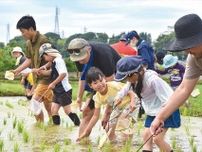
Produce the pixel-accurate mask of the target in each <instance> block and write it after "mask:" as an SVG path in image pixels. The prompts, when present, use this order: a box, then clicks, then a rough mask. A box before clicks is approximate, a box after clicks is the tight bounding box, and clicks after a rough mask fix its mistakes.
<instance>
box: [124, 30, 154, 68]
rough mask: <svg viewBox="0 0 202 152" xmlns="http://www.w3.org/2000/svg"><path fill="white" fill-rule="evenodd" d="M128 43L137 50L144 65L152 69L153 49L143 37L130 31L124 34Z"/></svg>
mask: <svg viewBox="0 0 202 152" xmlns="http://www.w3.org/2000/svg"><path fill="white" fill-rule="evenodd" d="M126 38H127V41H128V43H129V44H130V45H131V46H132V47H133V48H134V47H136V48H137V50H138V55H140V56H141V57H142V58H143V59H144V65H145V66H146V67H147V68H148V69H151V70H154V62H155V57H154V50H153V48H152V47H151V46H150V45H149V44H148V43H147V42H146V41H145V40H143V39H141V38H140V36H139V34H138V33H137V32H136V31H131V32H129V33H128V34H127V36H126Z"/></svg>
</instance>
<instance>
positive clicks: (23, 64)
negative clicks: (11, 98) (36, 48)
mask: <svg viewBox="0 0 202 152" xmlns="http://www.w3.org/2000/svg"><path fill="white" fill-rule="evenodd" d="M30 65H31V59H29V58H27V59H26V60H25V61H24V62H23V63H22V64H21V65H20V66H19V67H17V68H16V69H15V70H14V71H13V72H14V73H15V75H18V74H19V73H20V72H21V71H22V70H24V69H25V68H27V67H29V66H30Z"/></svg>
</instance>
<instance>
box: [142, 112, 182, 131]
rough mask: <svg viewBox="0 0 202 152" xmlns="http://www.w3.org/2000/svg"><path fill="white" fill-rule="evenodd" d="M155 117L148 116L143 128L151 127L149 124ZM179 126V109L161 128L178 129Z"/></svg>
mask: <svg viewBox="0 0 202 152" xmlns="http://www.w3.org/2000/svg"><path fill="white" fill-rule="evenodd" d="M154 118H155V116H148V115H147V118H146V120H145V124H144V126H145V127H146V128H149V127H150V126H151V123H152V122H153V120H154ZM180 125H181V119H180V112H179V109H178V110H176V111H175V112H174V113H173V114H172V115H171V116H170V117H168V119H166V120H165V121H164V126H163V128H179V127H180Z"/></svg>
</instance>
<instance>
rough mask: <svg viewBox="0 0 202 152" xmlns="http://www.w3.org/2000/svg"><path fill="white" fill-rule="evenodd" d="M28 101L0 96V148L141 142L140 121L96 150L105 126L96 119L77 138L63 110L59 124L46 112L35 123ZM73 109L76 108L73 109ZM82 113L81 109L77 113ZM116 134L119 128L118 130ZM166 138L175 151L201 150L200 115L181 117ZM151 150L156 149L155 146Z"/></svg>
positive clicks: (80, 149)
mask: <svg viewBox="0 0 202 152" xmlns="http://www.w3.org/2000/svg"><path fill="white" fill-rule="evenodd" d="M28 105H29V103H28V102H27V101H26V99H25V98H24V97H0V111H1V114H0V151H5V152H12V151H14V152H18V151H20V152H42V151H43V152H94V151H95V152H97V151H98V152H99V151H103V152H116V151H119V152H130V151H131V152H135V151H136V150H137V149H138V148H139V146H140V145H141V144H142V138H141V133H142V130H143V121H138V122H137V123H136V124H135V125H134V134H133V138H132V141H131V142H130V141H127V142H121V141H119V140H120V138H118V139H119V140H118V141H117V142H116V143H115V144H113V145H111V144H105V145H104V147H103V148H102V149H101V150H99V149H98V148H97V147H98V142H99V139H100V136H101V135H102V134H103V133H104V130H103V129H102V128H101V127H100V122H98V123H97V124H96V126H95V128H94V129H93V131H92V133H91V135H90V137H89V139H86V140H84V141H82V142H81V143H77V142H76V138H77V136H78V127H74V125H73V123H72V122H71V121H70V119H69V117H67V116H66V115H65V114H64V112H63V110H62V109H61V110H60V111H59V113H60V115H61V120H62V121H61V125H60V126H54V125H52V124H51V123H49V122H48V116H47V113H46V112H45V122H44V123H41V124H40V123H36V121H35V118H34V116H33V115H32V114H31V113H30V111H29V110H28ZM75 110H76V109H75ZM79 115H80V116H81V113H79ZM117 134H118V135H119V132H117ZM166 138H167V141H168V142H169V143H170V144H171V146H172V147H173V148H174V151H182V152H192V151H193V152H196V151H199V152H200V151H202V118H194V117H182V126H181V127H180V128H179V129H174V130H171V129H170V130H169V131H168V134H167V137H166ZM154 151H156V152H157V151H158V150H157V149H156V148H155V150H154Z"/></svg>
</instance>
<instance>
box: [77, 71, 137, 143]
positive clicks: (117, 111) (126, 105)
mask: <svg viewBox="0 0 202 152" xmlns="http://www.w3.org/2000/svg"><path fill="white" fill-rule="evenodd" d="M86 81H87V83H88V85H89V86H90V87H91V88H92V89H93V90H94V91H96V94H95V95H94V96H93V100H94V101H95V111H94V114H93V117H92V118H91V120H90V122H89V124H88V125H87V126H86V128H85V130H84V132H83V133H81V135H80V136H79V137H78V139H77V141H79V140H81V139H82V138H84V137H88V136H89V135H90V133H91V130H92V128H93V127H94V126H95V124H96V123H97V121H98V119H99V116H100V111H101V106H102V105H104V106H106V108H105V113H104V116H103V118H102V127H103V128H104V129H105V130H106V131H107V132H108V133H107V134H108V137H109V140H111V141H113V140H115V139H116V136H115V129H116V125H117V121H118V119H119V118H120V117H122V116H123V115H122V114H126V113H129V112H133V111H134V109H135V100H136V98H135V93H134V92H133V91H129V92H128V94H127V95H126V96H125V97H123V99H122V101H121V102H120V103H117V105H116V103H115V102H114V101H115V97H116V94H117V92H118V91H120V90H121V88H122V86H124V84H123V83H120V82H115V81H110V82H106V79H105V76H104V74H103V73H102V72H101V71H100V70H99V69H98V68H96V67H91V68H90V69H89V71H88V73H87V76H86ZM126 109H130V110H128V112H124V110H126ZM110 115H111V116H110Z"/></svg>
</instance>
